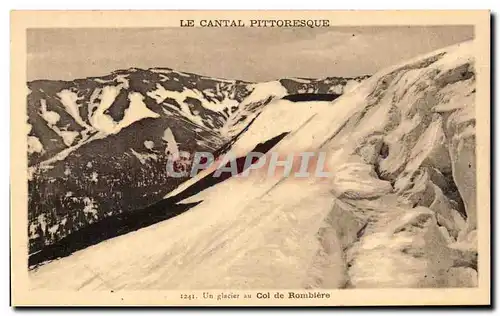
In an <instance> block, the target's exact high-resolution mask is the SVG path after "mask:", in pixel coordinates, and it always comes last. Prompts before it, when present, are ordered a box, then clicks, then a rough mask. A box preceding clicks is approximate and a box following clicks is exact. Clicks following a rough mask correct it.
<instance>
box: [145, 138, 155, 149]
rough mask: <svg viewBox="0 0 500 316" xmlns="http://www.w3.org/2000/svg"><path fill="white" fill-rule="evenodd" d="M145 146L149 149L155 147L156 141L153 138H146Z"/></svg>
mask: <svg viewBox="0 0 500 316" xmlns="http://www.w3.org/2000/svg"><path fill="white" fill-rule="evenodd" d="M144 147H146V148H147V149H153V148H154V147H155V143H154V142H153V141H151V140H145V141H144Z"/></svg>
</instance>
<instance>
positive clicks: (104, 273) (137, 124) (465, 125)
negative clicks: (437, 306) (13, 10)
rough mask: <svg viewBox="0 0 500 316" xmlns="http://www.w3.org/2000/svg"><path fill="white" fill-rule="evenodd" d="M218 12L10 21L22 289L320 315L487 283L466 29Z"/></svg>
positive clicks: (473, 66)
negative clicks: (278, 305)
mask: <svg viewBox="0 0 500 316" xmlns="http://www.w3.org/2000/svg"><path fill="white" fill-rule="evenodd" d="M129 14H130V13H129ZM158 14H160V13H159V12H158ZM338 14H341V13H338ZM198 16H199V17H201V18H198ZM226 16H227V15H226ZM226 16H224V19H217V14H216V12H212V13H211V14H210V15H207V17H206V18H203V14H198V15H197V16H196V17H189V16H187V17H186V16H180V15H179V18H177V19H176V18H174V17H175V15H173V14H170V15H169V19H170V20H171V22H172V23H171V25H169V26H156V27H150V26H145V27H137V26H135V27H128V26H127V27H125V26H124V27H117V26H115V27H110V26H105V25H104V26H103V25H98V24H95V25H92V22H91V21H88V25H85V26H82V27H73V26H68V27H63V26H60V27H30V26H28V27H26V30H25V42H24V43H25V47H24V49H25V59H24V61H21V62H22V63H24V64H23V65H22V66H25V74H24V76H25V77H24V78H25V81H24V90H23V91H22V92H21V91H20V92H19V93H20V94H21V97H20V98H19V100H21V101H22V100H23V98H24V105H23V104H16V105H15V106H16V107H19V108H20V107H24V109H22V110H23V111H24V112H23V114H22V115H23V119H21V120H19V121H18V122H15V123H16V124H18V125H20V130H22V131H24V132H23V133H24V134H22V135H16V137H17V139H21V138H23V140H22V142H24V143H23V144H25V147H24V150H25V151H24V152H25V153H24V156H25V157H26V158H23V160H22V162H23V165H24V168H25V173H23V174H25V175H26V176H25V177H24V176H23V179H22V180H23V181H24V184H22V183H23V181H21V180H19V182H18V183H19V185H20V186H23V185H24V186H26V192H25V194H26V195H25V199H24V201H25V202H23V203H24V204H23V205H25V207H26V210H25V211H23V209H12V210H11V211H12V212H16V216H19V217H23V218H21V220H24V224H23V225H24V232H22V231H20V232H19V233H23V234H24V235H25V237H24V238H25V239H26V248H27V249H26V250H25V252H24V253H21V254H19V255H20V256H21V255H22V257H23V258H22V259H20V260H21V261H20V262H23V260H24V262H26V263H27V264H26V265H25V266H24V267H18V269H19V270H21V269H22V270H23V272H22V273H26V276H27V279H26V284H24V285H23V286H25V287H26V290H27V291H31V292H32V293H36V291H63V292H65V293H72V292H75V293H81V292H84V293H95V295H96V296H98V295H100V294H99V293H100V292H105V293H108V294H109V293H111V294H117V293H120V292H121V291H180V292H177V293H179V294H178V295H174V296H175V299H177V303H178V304H183V303H179V301H181V302H182V300H183V299H184V304H185V305H189V304H190V303H193V302H197V304H202V305H203V304H214V303H217V301H218V300H219V298H221V300H222V301H224V299H225V300H226V301H224V303H226V304H227V303H228V301H231V300H233V303H234V302H236V300H238V299H243V298H244V297H246V296H245V295H247V294H245V292H244V291H246V290H249V291H250V292H248V293H249V294H248V297H246V298H248V299H250V298H251V299H264V300H265V299H266V295H267V296H269V297H268V298H270V299H272V298H273V295H274V293H281V292H279V291H282V293H283V295H284V297H281V298H283V299H285V300H294V299H318V300H322V301H321V303H318V304H320V305H329V303H328V299H330V298H332V297H333V294H331V293H332V292H329V290H340V291H344V290H347V289H349V290H353V289H451V288H458V289H477V288H478V287H479V279H480V276H481V273H488V274H487V279H489V271H487V270H485V271H483V270H481V273H480V269H479V268H478V266H479V263H482V261H483V262H484V264H486V261H488V262H489V260H490V259H489V253H484V254H483V253H482V252H480V251H479V250H478V249H479V248H478V247H479V246H478V243H479V237H478V236H480V235H481V233H482V232H481V230H484V233H486V234H487V235H488V234H489V221H488V218H489V217H488V218H486V220H483V221H480V217H479V215H478V214H479V213H482V214H485V216H486V215H488V216H489V212H490V210H489V200H488V201H485V200H481V199H479V198H478V186H479V182H480V181H479V180H478V172H477V170H478V169H480V168H483V169H482V170H483V176H485V173H484V172H485V171H484V170H485V169H484V168H488V166H489V161H488V160H487V159H488V157H489V147H487V148H482V149H481V148H478V140H477V138H479V136H478V132H477V130H478V128H481V127H478V126H479V125H484V126H482V128H484V129H487V131H486V132H485V133H486V136H487V137H489V112H488V111H489V103H487V102H486V103H484V102H483V103H481V104H479V103H478V102H477V95H476V93H479V92H477V91H481V93H482V94H483V96H484V97H486V96H489V85H488V84H487V85H484V84H485V81H484V79H481V78H484V77H481V78H480V77H479V75H478V70H479V69H481V71H482V72H481V76H484V75H486V76H487V75H488V74H489V59H487V60H482V61H481V63H478V60H477V58H478V57H477V52H478V51H480V50H481V46H479V45H478V39H477V37H478V36H479V34H478V32H477V29H476V25H475V24H474V23H472V22H469V23H465V22H466V21H465V22H464V23H458V22H457V23H443V24H442V25H439V24H434V25H430V24H421V25H418V24H411V23H408V24H401V23H394V24H389V22H390V19H387V25H381V24H380V23H374V24H372V25H370V24H366V23H360V24H359V25H356V23H355V22H354V23H351V24H350V25H341V24H340V25H337V24H336V23H335V20H334V19H325V18H324V15H323V16H318V17H317V18H309V17H310V16H311V15H308V16H307V17H306V18H300V17H299V16H300V14H299V13H296V16H290V17H288V16H286V15H284V14H283V15H282V16H280V15H275V18H273V19H271V18H269V19H268V18H262V19H257V18H255V19H250V18H249V19H244V18H241V17H239V16H238V17H236V18H235V19H233V20H232V19H227V18H226ZM483 16H484V17H485V18H486V19H489V16H488V15H487V14H486V15H483ZM375 22H376V21H375ZM486 23H487V24H489V20H486ZM487 41H489V38H488V40H487ZM480 80H483V81H482V83H483V86H481V87H479V86H478V82H481V81H480ZM481 89H483V90H481ZM484 89H486V90H484ZM481 110H483V111H486V112H485V113H486V121H485V120H484V119H483V120H479V119H478V116H477V113H478V111H481ZM484 117H485V116H484V115H483V118H484ZM476 121H478V122H477V124H476ZM13 124H14V123H13ZM483 135H484V132H483ZM481 137H484V136H481ZM482 141H483V144H484V143H485V140H484V138H483V140H482ZM486 142H487V143H488V144H489V140H486ZM488 146H489V145H488ZM481 155H482V156H481ZM485 159H486V160H485ZM485 161H486V163H484V162H485ZM19 164H20V162H19ZM486 172H487V176H488V177H489V169H488V170H487V171H486ZM481 181H482V190H483V192H484V191H485V190H486V191H488V192H489V178H488V179H486V178H484V179H482V180H481ZM484 194H489V193H484ZM483 196H484V195H483ZM487 196H488V195H487ZM488 197H489V196H488ZM483 202H484V203H483ZM484 218H485V217H483V219H484ZM486 243H488V241H486ZM484 246H485V247H487V248H488V247H489V245H488V244H485V245H484ZM483 256H484V257H483ZM254 291H258V292H254ZM169 293H170V292H169ZM236 293H238V294H236ZM250 293H251V294H250ZM335 293H336V292H335ZM277 298H280V296H279V294H275V296H274V299H277ZM413 299H417V298H413ZM221 300H219V301H221ZM229 303H230V302H229ZM457 303H460V302H457ZM240 304H241V302H240ZM295 304H297V303H295ZM308 304H309V305H310V304H314V302H313V303H308ZM243 305H244V304H243ZM331 305H335V304H331Z"/></svg>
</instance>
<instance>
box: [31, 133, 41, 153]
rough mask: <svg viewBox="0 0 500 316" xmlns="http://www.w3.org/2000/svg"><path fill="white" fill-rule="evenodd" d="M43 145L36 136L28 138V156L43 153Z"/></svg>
mask: <svg viewBox="0 0 500 316" xmlns="http://www.w3.org/2000/svg"><path fill="white" fill-rule="evenodd" d="M43 152H44V150H43V145H42V143H41V142H40V140H39V139H38V137H36V136H28V154H33V153H43Z"/></svg>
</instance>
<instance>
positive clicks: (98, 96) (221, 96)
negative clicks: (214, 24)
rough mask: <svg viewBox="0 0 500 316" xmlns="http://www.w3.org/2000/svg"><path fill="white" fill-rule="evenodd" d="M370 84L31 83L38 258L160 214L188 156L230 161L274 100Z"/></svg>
mask: <svg viewBox="0 0 500 316" xmlns="http://www.w3.org/2000/svg"><path fill="white" fill-rule="evenodd" d="M365 78H366V77H360V78H352V79H349V78H335V77H332V78H324V79H303V78H286V79H280V80H277V81H271V82H262V83H250V82H244V81H240V80H225V79H216V78H210V77H206V76H199V75H195V74H188V73H183V72H179V71H174V70H172V69H167V68H152V69H147V70H143V69H135V68H132V69H128V70H119V71H116V72H114V73H112V74H110V75H108V76H104V77H95V78H86V79H77V80H74V81H50V80H38V81H33V82H29V83H28V96H27V102H28V118H27V123H28V128H27V130H28V135H27V137H28V161H29V177H30V178H29V184H28V186H29V201H28V203H29V207H28V209H29V222H30V225H29V228H28V234H29V240H30V253H34V252H37V251H39V250H41V249H43V248H44V247H46V246H48V245H51V244H54V243H56V242H57V241H59V240H61V239H62V238H64V237H66V236H68V235H71V234H73V233H75V232H77V231H79V230H80V229H81V228H83V227H86V226H88V225H90V224H93V223H96V222H100V221H102V220H103V219H105V218H108V217H113V216H116V215H118V214H122V213H124V212H128V211H134V210H141V209H143V208H145V207H147V206H149V205H152V204H154V203H156V202H158V201H160V200H162V199H163V197H164V196H165V195H166V194H168V193H169V192H170V191H171V190H173V189H174V188H175V187H177V186H178V185H179V184H180V183H182V182H183V181H185V180H187V178H186V177H183V178H173V177H170V176H167V170H166V167H165V166H166V165H167V159H169V158H172V157H173V158H175V159H178V160H177V161H176V163H175V165H174V170H175V171H180V170H184V169H188V168H189V167H190V163H191V162H190V159H189V158H187V157H185V156H183V155H182V153H183V152H184V153H189V154H191V155H193V154H194V153H195V152H200V151H204V152H212V153H215V154H216V155H217V154H220V153H222V151H223V148H227V147H228V146H229V144H230V143H231V142H234V141H235V139H236V138H237V137H239V135H240V134H241V133H242V132H243V131H244V129H245V128H247V127H248V125H249V124H250V123H251V122H252V121H253V120H254V119H255V118H256V117H257V116H258V115H259V113H260V112H261V111H262V109H263V108H264V107H265V106H266V105H268V104H269V103H270V102H271V101H272V100H275V99H280V98H282V97H287V96H288V97H292V98H293V95H296V94H302V95H303V96H306V97H311V96H313V97H314V96H315V95H318V96H319V95H323V96H327V97H330V98H332V97H333V98H336V97H338V95H340V94H342V93H343V91H344V89H351V88H352V87H353V86H355V85H356V84H358V83H359V82H360V81H362V80H363V79H365Z"/></svg>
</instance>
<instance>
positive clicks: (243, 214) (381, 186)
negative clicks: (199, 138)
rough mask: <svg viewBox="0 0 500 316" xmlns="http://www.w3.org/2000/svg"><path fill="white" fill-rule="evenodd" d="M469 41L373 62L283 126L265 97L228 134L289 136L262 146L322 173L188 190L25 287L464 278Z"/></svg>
mask: <svg viewBox="0 0 500 316" xmlns="http://www.w3.org/2000/svg"><path fill="white" fill-rule="evenodd" d="M473 45H474V43H473V42H467V43H462V44H459V45H456V46H453V47H449V48H446V49H443V50H440V51H437V52H433V53H431V54H428V55H426V56H421V57H419V58H416V59H414V60H411V61H408V62H406V63H403V64H400V65H397V66H394V67H392V68H390V69H384V70H382V71H380V72H379V73H377V74H376V75H374V76H372V77H371V78H369V79H367V80H365V81H364V82H363V83H362V84H361V85H360V86H359V87H357V88H356V89H354V90H352V91H350V92H349V93H347V94H345V95H343V96H341V97H340V98H338V99H337V100H335V101H334V102H332V103H331V104H329V105H325V104H323V103H321V104H317V105H318V106H319V107H321V109H320V110H319V111H317V112H316V113H308V114H307V115H291V116H289V117H288V118H289V119H290V121H288V120H287V124H283V125H278V124H274V123H275V122H274V119H273V118H276V117H277V115H276V114H275V113H273V111H272V110H270V109H271V108H270V107H267V108H266V109H265V111H263V112H262V113H261V115H260V116H258V117H257V119H256V120H255V122H254V123H253V124H252V125H251V126H250V127H249V128H248V130H247V131H246V132H245V133H243V134H242V135H240V137H239V138H238V139H237V140H236V141H235V143H234V144H233V148H234V149H235V150H238V151H239V152H243V151H245V150H248V149H251V148H252V146H251V145H247V142H248V144H250V143H255V142H257V141H260V142H261V143H263V142H266V141H268V139H269V138H270V137H273V136H275V135H278V134H280V133H288V134H286V136H285V137H284V138H282V139H281V140H280V141H279V143H277V144H276V145H275V146H274V147H273V148H272V151H275V152H279V153H289V152H298V151H316V152H327V153H328V160H327V169H328V170H329V171H331V172H332V177H330V178H312V177H311V178H302V179H298V178H283V177H280V176H275V177H266V176H265V173H259V172H255V173H250V176H249V177H247V178H230V179H227V180H226V181H222V182H219V183H217V184H215V185H211V186H208V187H207V188H206V189H205V190H202V191H199V192H194V191H193V193H192V194H190V195H189V194H188V195H183V201H182V202H183V203H189V202H194V201H196V202H200V201H201V203H199V204H197V205H195V206H193V207H192V208H191V209H189V210H188V211H186V212H184V213H182V214H180V215H178V216H176V217H174V218H172V219H170V220H167V221H163V222H161V223H158V224H155V225H151V226H149V227H146V228H143V229H140V230H138V231H136V232H133V233H130V234H126V235H123V236H120V237H117V238H114V239H110V240H107V241H104V242H102V243H100V244H98V245H95V246H92V247H89V248H87V249H85V250H82V251H78V252H75V253H74V254H72V255H71V256H68V257H66V258H62V259H60V260H56V261H54V262H51V263H48V264H46V265H43V266H41V267H39V268H36V269H35V270H33V271H31V282H32V283H31V284H32V287H33V288H57V289H62V288H68V289H73V290H76V289H79V290H80V289H88V290H93V289H106V290H111V289H112V290H115V291H119V290H121V289H208V288H211V289H222V288H225V289H236V288H240V289H244V288H345V287H355V288H363V287H453V286H476V285H477V272H476V270H477V244H476V243H477V240H476V237H475V236H476V200H475V195H476V192H475V187H476V186H475V175H476V172H475V163H476V161H475V116H474V113H475V112H474V111H475V104H474V96H475V73H474V56H473V51H474V50H473ZM280 102H283V101H280ZM270 105H272V103H271V104H270ZM276 105H277V109H278V108H279V107H281V108H283V104H279V103H276ZM295 106H306V107H307V106H313V104H312V103H310V102H309V103H306V104H302V103H296V104H295ZM278 116H279V115H278ZM254 128H255V130H253V129H254ZM280 128H281V130H280ZM246 135H248V136H246ZM259 138H262V139H260V140H259ZM245 139H246V141H245ZM201 181H203V179H201V178H199V179H198V182H201ZM198 182H197V183H198ZM197 183H194V184H193V185H196V184H197ZM189 188H190V186H184V187H183V188H181V189H179V190H178V191H177V192H176V194H175V196H181V195H182V194H183V193H184V192H188V191H189ZM175 196H174V197H175ZM145 245H147V246H145ZM95 275H105V276H106V280H105V281H104V280H102V279H100V278H96V277H95Z"/></svg>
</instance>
